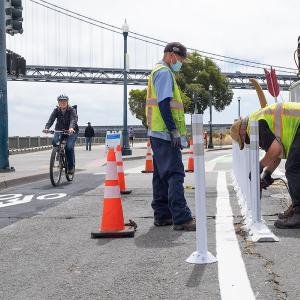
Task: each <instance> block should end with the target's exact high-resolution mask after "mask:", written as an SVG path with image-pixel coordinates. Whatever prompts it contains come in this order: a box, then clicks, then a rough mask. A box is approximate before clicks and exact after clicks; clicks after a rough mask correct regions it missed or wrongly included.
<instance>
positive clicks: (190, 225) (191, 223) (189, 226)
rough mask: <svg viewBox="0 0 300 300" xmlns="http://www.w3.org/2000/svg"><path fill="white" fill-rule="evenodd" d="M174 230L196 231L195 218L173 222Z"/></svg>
mask: <svg viewBox="0 0 300 300" xmlns="http://www.w3.org/2000/svg"><path fill="white" fill-rule="evenodd" d="M173 229H174V230H185V231H196V219H195V218H193V219H191V220H188V221H187V222H185V223H183V224H180V225H178V224H174V225H173Z"/></svg>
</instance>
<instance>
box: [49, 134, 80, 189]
mask: <svg viewBox="0 0 300 300" xmlns="http://www.w3.org/2000/svg"><path fill="white" fill-rule="evenodd" d="M48 133H51V134H54V133H61V134H60V137H59V141H58V144H57V146H55V147H53V150H52V153H51V157H50V180H51V183H52V185H53V186H58V185H59V184H60V180H61V175H62V172H63V169H64V170H65V175H66V178H67V181H69V182H70V181H73V179H74V173H75V153H74V162H73V166H74V172H73V173H72V174H69V172H68V171H69V170H68V164H67V156H66V152H65V147H66V138H67V136H68V135H70V133H69V132H68V131H67V130H63V131H59V130H49V131H48Z"/></svg>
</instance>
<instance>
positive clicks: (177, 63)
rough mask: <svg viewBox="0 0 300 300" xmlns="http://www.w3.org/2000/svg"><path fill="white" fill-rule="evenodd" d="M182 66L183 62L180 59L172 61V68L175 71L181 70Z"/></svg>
mask: <svg viewBox="0 0 300 300" xmlns="http://www.w3.org/2000/svg"><path fill="white" fill-rule="evenodd" d="M181 67H182V62H180V61H179V60H177V61H176V63H175V64H172V63H171V69H172V70H173V71H174V72H179V71H180V69H181Z"/></svg>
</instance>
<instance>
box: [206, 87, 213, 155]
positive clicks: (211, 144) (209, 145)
mask: <svg viewBox="0 0 300 300" xmlns="http://www.w3.org/2000/svg"><path fill="white" fill-rule="evenodd" d="M212 89H213V88H212V85H209V142H208V146H207V148H208V149H213V148H214V144H213V139H212V97H213V95H212Z"/></svg>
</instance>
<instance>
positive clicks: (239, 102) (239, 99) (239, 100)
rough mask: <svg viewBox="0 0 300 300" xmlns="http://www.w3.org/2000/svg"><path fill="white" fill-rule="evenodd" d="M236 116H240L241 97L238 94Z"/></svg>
mask: <svg viewBox="0 0 300 300" xmlns="http://www.w3.org/2000/svg"><path fill="white" fill-rule="evenodd" d="M237 99H238V117H239V118H240V117H241V106H240V105H241V97H240V96H238V98H237Z"/></svg>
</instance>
